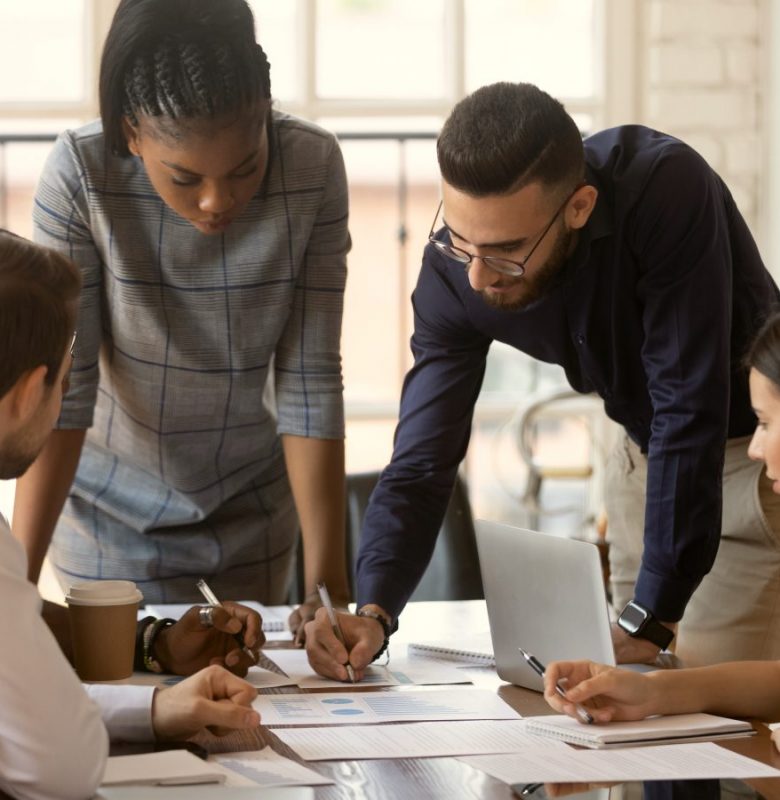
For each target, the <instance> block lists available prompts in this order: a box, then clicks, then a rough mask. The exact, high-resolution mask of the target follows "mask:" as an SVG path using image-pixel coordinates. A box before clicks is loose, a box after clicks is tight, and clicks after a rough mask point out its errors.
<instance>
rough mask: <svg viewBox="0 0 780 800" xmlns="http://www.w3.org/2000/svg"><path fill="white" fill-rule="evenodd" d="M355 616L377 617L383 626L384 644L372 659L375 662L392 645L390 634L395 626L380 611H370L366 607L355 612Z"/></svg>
mask: <svg viewBox="0 0 780 800" xmlns="http://www.w3.org/2000/svg"><path fill="white" fill-rule="evenodd" d="M355 616H357V617H367V618H368V619H375V620H376V621H377V622H378V623H379V624H380V625H381V626H382V631H383V632H384V634H385V640H384V642H383V643H382V646H381V647H380V648H379V650H377V651H376V653H374V657H373V658H372V659H371V661H372V662H374V661H376V660H377V659H378V658H379V656H381V655H382V653H384V652H385V651H386V650H387V648H388V647H389V646H390V634H391V633H392V632H393V626H392V624H391V622H390V620H389V619H387V617H385V616H384V614H379V613H378V612H376V611H370V610H369V609H364V608H361V609H358V611H356V612H355Z"/></svg>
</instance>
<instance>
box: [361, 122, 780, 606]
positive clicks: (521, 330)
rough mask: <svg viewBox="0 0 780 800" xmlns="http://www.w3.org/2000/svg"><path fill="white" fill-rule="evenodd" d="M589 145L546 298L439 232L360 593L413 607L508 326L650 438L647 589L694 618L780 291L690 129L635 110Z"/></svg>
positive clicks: (364, 553)
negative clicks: (579, 205) (500, 305)
mask: <svg viewBox="0 0 780 800" xmlns="http://www.w3.org/2000/svg"><path fill="white" fill-rule="evenodd" d="M585 157H586V163H587V178H588V181H589V182H590V183H591V184H593V185H594V186H595V187H596V188H597V189H598V192H599V194H598V201H597V203H596V207H595V209H594V211H593V213H592V215H591V217H590V219H589V220H588V223H587V224H586V226H585V228H584V229H583V230H582V231H581V232H580V235H579V239H578V242H577V246H576V249H575V251H574V253H573V254H572V256H571V258H570V259H569V260H568V261H567V263H566V265H565V267H564V268H563V270H562V272H561V275H560V280H559V281H558V283H557V285H556V286H555V287H554V288H553V290H552V291H551V292H550V293H549V294H548V295H547V296H546V297H544V298H543V299H541V300H540V301H538V302H537V303H535V304H534V305H532V306H530V307H528V308H526V309H522V310H519V311H507V310H500V309H495V308H491V307H490V306H488V305H487V304H486V303H485V302H484V301H483V300H482V299H481V297H480V296H479V295H478V294H477V293H476V292H474V291H473V290H472V289H471V287H470V285H469V282H468V277H467V275H466V272H465V271H464V269H463V268H462V266H460V265H457V264H454V263H453V262H450V261H449V260H448V259H446V258H445V257H444V256H442V255H440V254H439V253H438V251H436V250H435V248H433V247H432V246H430V245H429V246H428V247H427V248H426V250H425V254H424V257H423V263H422V268H421V270H420V275H419V279H418V283H417V287H416V289H415V291H414V294H413V297H412V303H413V306H414V335H413V337H412V351H413V353H414V359H415V361H414V366H413V367H412V369H411V370H410V372H409V374H408V375H407V376H406V380H405V382H404V388H403V396H402V400H401V415H400V422H399V424H398V428H397V430H396V438H395V447H394V452H393V458H392V461H391V463H390V465H389V466H388V467H387V468H386V469H385V470H384V472H383V474H382V478H381V481H380V482H379V484H378V486H377V489H376V490H375V492H374V494H373V497H372V499H371V503H370V506H369V508H368V510H367V512H366V517H365V521H364V526H363V531H362V537H361V547H360V553H359V558H358V567H357V570H358V574H357V587H358V603H360V604H363V603H378V604H379V605H381V606H382V607H384V608H385V609H386V610H387V611H388V612H390V613H392V614H393V615H397V614H398V613H400V611H401V609H402V608H403V606H404V604H405V603H406V601H407V600H408V598H409V595H410V594H411V593H412V591H413V590H414V588H415V586H416V585H417V583H418V581H419V579H420V577H421V576H422V573H423V572H424V571H425V567H426V566H427V564H428V561H429V560H430V557H431V554H432V551H433V546H434V544H435V539H436V535H437V532H438V530H439V526H440V524H441V520H442V518H443V516H444V511H445V509H446V506H447V502H448V499H449V495H450V492H451V489H452V485H453V481H454V478H455V473H456V470H457V468H458V464H459V463H460V461H461V460H462V458H463V456H464V454H465V452H466V447H467V445H468V441H469V435H470V431H471V419H472V413H473V409H474V404H475V402H476V400H477V396H478V394H479V390H480V386H481V384H482V377H483V375H484V371H485V359H486V356H487V352H488V349H489V347H490V343H491V342H492V341H493V340H497V341H501V342H506V343H507V344H510V345H512V346H513V347H516V348H517V349H518V350H521V351H523V352H524V353H528V354H529V355H531V356H533V357H534V358H537V359H540V360H541V361H547V362H550V363H554V364H560V365H561V366H562V367H563V369H564V370H565V372H566V377H567V378H568V381H569V383H570V384H571V386H572V387H573V388H574V389H575V390H577V391H578V392H597V393H598V394H599V395H600V396H601V397H602V398H603V400H604V407H605V410H606V413H607V414H608V415H609V416H610V417H611V418H612V419H614V420H615V421H617V422H619V423H620V424H622V425H623V426H624V427H625V428H626V430H627V431H628V434H629V435H630V436H631V438H632V439H633V440H634V441H635V442H636V443H637V444H638V445H639V446H640V447H641V449H642V451H643V452H645V453H646V454H647V457H648V476H647V500H646V513H645V536H644V554H643V558H642V565H641V569H640V573H639V578H638V582H637V586H636V590H635V598H636V599H637V601H638V602H640V603H641V604H642V605H644V606H646V607H648V608H650V609H651V610H652V611H653V612H654V613H655V614H656V616H657V617H658V618H659V619H662V620H666V621H675V620H678V619H680V618H681V617H682V614H683V611H684V609H685V606H686V604H687V602H688V600H689V599H690V596H691V594H692V593H693V591H694V589H695V588H696V587H697V586H698V584H699V582H700V581H701V579H702V577H703V576H704V575H705V574H706V573H707V572H708V571H709V569H710V568H711V566H712V562H713V560H714V558H715V554H716V552H717V549H718V541H719V537H720V525H721V475H722V468H723V454H724V448H725V441H726V438H727V437H736V436H745V435H747V434H749V433H751V432H752V430H753V427H754V425H755V418H754V416H753V412H752V410H751V406H750V398H749V394H748V384H747V372H746V370H745V369H744V367H743V366H742V359H743V357H744V355H745V352H746V350H747V348H748V346H749V344H750V342H751V339H752V337H753V335H754V334H755V332H756V330H757V328H758V327H759V325H760V324H761V322H762V321H763V320H764V319H765V318H766V316H767V315H768V313H769V312H770V310H771V309H772V308H773V306H775V304H776V303H777V301H778V289H777V287H776V286H775V284H774V282H773V280H772V278H771V277H770V275H769V273H768V272H767V270H766V268H765V267H764V265H763V263H762V261H761V257H760V255H759V253H758V250H757V248H756V245H755V242H754V241H753V238H752V236H751V234H750V231H749V230H748V228H747V226H746V224H745V222H744V220H743V218H742V216H741V215H740V213H739V211H738V210H737V208H736V206H735V204H734V201H733V199H732V197H731V194H730V193H729V190H728V188H727V187H726V186H725V184H724V183H723V181H722V180H721V179H720V178H719V177H718V175H717V174H715V172H713V170H712V169H711V168H710V167H709V166H708V165H707V163H706V162H705V161H704V159H702V158H701V156H699V155H698V154H697V153H696V152H695V151H694V150H692V149H691V148H690V147H688V146H687V145H685V144H684V143H683V142H680V141H679V140H677V139H674V138H672V137H671V136H667V135H665V134H663V133H659V132H657V131H653V130H650V129H648V128H644V127H641V126H624V127H619V128H612V129H610V130H606V131H603V132H601V133H598V134H596V135H594V136H591V137H590V138H588V139H587V140H586V141H585ZM448 235H449V234H448V233H447V232H446V230H442V231H440V232H439V234H438V236H440V237H447V236H448Z"/></svg>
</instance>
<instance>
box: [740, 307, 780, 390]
mask: <svg viewBox="0 0 780 800" xmlns="http://www.w3.org/2000/svg"><path fill="white" fill-rule="evenodd" d="M745 361H746V363H747V365H748V367H752V368H753V369H756V370H758V371H759V372H760V373H761V374H762V375H763V376H764V377H765V378H769V380H770V381H772V383H774V384H775V386H776V387H777V390H778V392H780V311H775V312H774V313H773V314H772V316H771V317H769V319H767V321H766V322H765V323H764V324H763V325H762V326H761V330H759V332H758V333H757V334H756V338H755V339H754V340H753V344H752V345H751V346H750V350H749V351H748V354H747V358H746V359H745Z"/></svg>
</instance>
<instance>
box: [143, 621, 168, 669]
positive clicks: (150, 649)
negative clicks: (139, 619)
mask: <svg viewBox="0 0 780 800" xmlns="http://www.w3.org/2000/svg"><path fill="white" fill-rule="evenodd" d="M175 624H176V620H175V619H169V618H168V617H164V618H163V619H156V620H154V622H152V624H151V625H148V626H147V627H146V629H145V630H144V634H143V653H144V669H145V670H146V671H147V672H155V673H157V674H158V675H159V673H161V672H162V671H163V667H162V664H160V662H159V661H158V660H157V659H156V658H155V657H154V641H155V639H156V638H157V635H158V634H159V633H160V631H161V630H163V628H169V627H170V626H171V625H175Z"/></svg>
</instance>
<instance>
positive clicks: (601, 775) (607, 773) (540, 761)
mask: <svg viewBox="0 0 780 800" xmlns="http://www.w3.org/2000/svg"><path fill="white" fill-rule="evenodd" d="M460 760H461V761H463V762H464V763H466V764H469V765H470V766H472V767H475V768H476V769H481V770H482V771H483V772H487V774H488V775H492V776H493V777H494V778H497V779H498V780H500V781H504V782H505V783H543V782H544V783H578V782H596V781H653V780H664V781H669V780H696V779H701V778H778V777H780V770H776V769H774V768H773V767H770V766H768V765H766V764H762V763H761V762H760V761H755V760H753V759H752V758H746V757H745V756H741V755H739V754H738V753H732V752H731V751H730V750H726V749H725V748H724V747H718V745H716V744H713V743H712V742H706V743H703V744H663V745H657V746H653V747H631V748H628V747H626V748H622V749H620V750H575V749H574V748H572V747H569V745H565V749H563V750H561V749H556V750H550V748H549V745H544V746H540V747H533V748H526V749H525V750H522V751H520V752H518V753H512V754H511V755H494V756H467V757H465V758H461V759H460Z"/></svg>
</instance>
